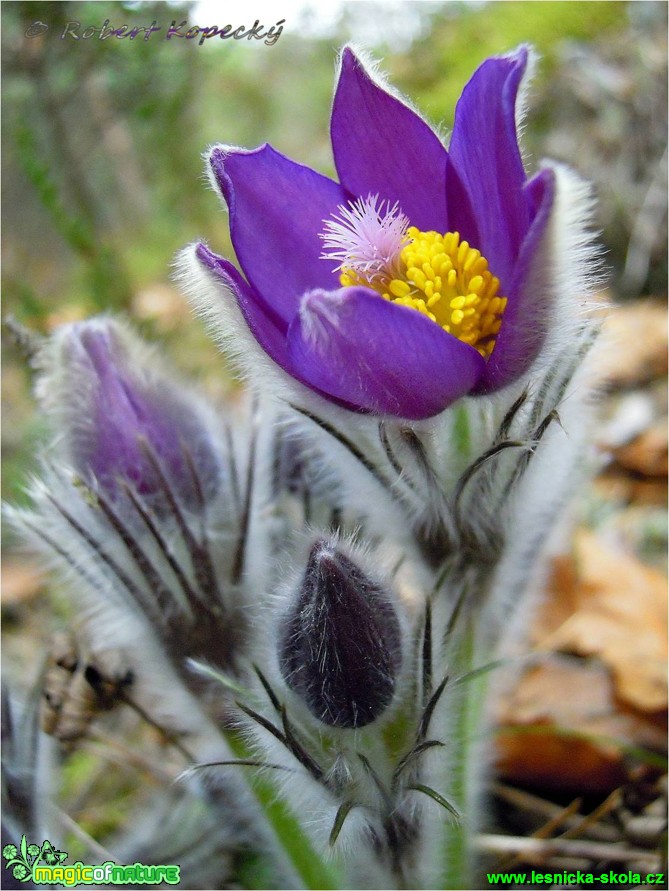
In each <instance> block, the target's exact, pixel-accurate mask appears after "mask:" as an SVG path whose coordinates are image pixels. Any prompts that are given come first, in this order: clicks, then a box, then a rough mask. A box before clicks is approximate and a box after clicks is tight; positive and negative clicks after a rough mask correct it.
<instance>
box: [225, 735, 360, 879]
mask: <svg viewBox="0 0 669 891" xmlns="http://www.w3.org/2000/svg"><path fill="white" fill-rule="evenodd" d="M226 738H227V742H228V745H229V746H230V749H231V750H232V752H233V754H234V755H235V757H237V758H240V759H244V758H248V757H249V750H248V748H247V746H246V744H245V743H244V741H243V740H242V739H240V738H239V736H237V735H236V734H234V733H227V734H226ZM249 786H250V789H251V791H252V793H253V795H254V796H255V798H256V800H257V802H258V804H259V805H260V808H261V810H262V811H263V813H264V815H265V817H266V818H267V822H268V823H269V825H270V826H271V827H272V830H273V831H274V835H275V837H276V840H277V842H278V843H279V845H280V846H281V848H283V850H284V852H285V854H286V857H287V858H288V860H289V861H290V863H291V864H292V866H293V868H294V870H295V872H296V873H297V875H298V876H299V878H300V879H301V881H302V883H303V885H304V887H305V888H307V889H316V888H319V889H337V888H342V887H343V880H342V877H341V876H340V874H339V871H338V870H337V869H336V868H335V867H333V866H332V865H331V864H329V863H326V862H325V860H324V859H323V858H322V857H321V856H319V854H318V853H317V852H316V850H315V849H314V847H313V844H312V842H311V839H310V838H309V837H308V836H307V835H306V834H305V832H304V831H303V829H302V827H301V826H300V823H299V820H298V819H297V817H296V816H295V814H294V813H293V811H292V810H291V808H290V807H289V806H288V804H287V803H286V802H285V801H284V800H282V799H281V798H280V797H279V795H278V793H277V790H276V788H275V787H274V785H273V784H272V783H271V781H269V780H267V779H266V778H265V777H257V776H256V777H254V779H253V782H252V783H250V784H249Z"/></svg>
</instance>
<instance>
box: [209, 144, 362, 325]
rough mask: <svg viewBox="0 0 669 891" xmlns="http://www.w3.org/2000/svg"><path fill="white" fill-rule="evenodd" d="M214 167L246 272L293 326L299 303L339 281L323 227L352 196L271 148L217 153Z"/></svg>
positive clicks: (238, 252)
mask: <svg viewBox="0 0 669 891" xmlns="http://www.w3.org/2000/svg"><path fill="white" fill-rule="evenodd" d="M210 162H211V166H212V169H213V171H214V175H215V177H216V180H217V182H218V185H219V186H220V188H221V191H222V192H223V196H224V198H225V200H226V202H227V204H228V207H229V209H230V234H231V237H232V243H233V245H234V248H235V251H236V253H237V257H238V259H239V263H240V265H241V267H242V269H243V270H244V273H245V275H246V277H247V279H248V280H249V282H250V283H251V285H252V286H253V287H254V288H255V290H256V291H257V292H258V294H260V295H261V296H262V297H263V299H264V300H265V301H266V303H267V304H271V305H272V307H273V308H274V311H275V312H276V313H277V314H278V315H279V316H280V317H281V318H282V319H283V320H284V322H286V323H288V322H289V321H290V320H291V319H292V317H293V316H294V315H295V313H296V312H297V307H298V302H299V298H300V297H301V296H302V294H304V293H305V292H306V291H308V290H310V289H311V288H318V287H322V288H331V287H333V286H334V285H335V284H336V282H337V279H336V276H335V275H334V269H335V266H336V265H337V264H336V263H335V262H333V261H328V260H321V259H319V258H320V254H321V251H322V242H321V240H320V238H319V237H318V235H319V233H320V232H322V231H323V224H324V221H325V220H326V219H328V218H329V217H330V216H331V215H332V214H333V213H335V212H336V210H337V207H338V206H339V205H340V204H344V203H346V200H347V195H346V194H345V193H344V191H343V189H342V188H341V186H339V185H338V184H337V183H335V182H334V181H333V180H331V179H328V178H327V177H326V176H322V175H321V174H320V173H316V172H315V171H313V170H311V169H310V168H309V167H304V166H303V165H301V164H296V163H295V162H294V161H291V160H290V159H289V158H286V157H285V156H284V155H282V154H280V153H279V152H277V151H275V150H274V149H273V148H272V147H271V146H269V145H264V146H261V147H260V148H258V149H254V150H253V151H243V150H241V149H223V148H220V147H219V148H215V149H214V150H213V151H212V153H211V156H210Z"/></svg>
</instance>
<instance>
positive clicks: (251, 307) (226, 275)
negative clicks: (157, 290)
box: [195, 244, 356, 410]
mask: <svg viewBox="0 0 669 891" xmlns="http://www.w3.org/2000/svg"><path fill="white" fill-rule="evenodd" d="M195 255H196V257H197V258H198V260H199V261H200V262H201V263H202V264H203V265H204V266H206V268H207V269H208V270H209V271H210V272H211V273H213V274H214V275H215V276H216V278H217V279H219V281H220V282H221V284H223V285H224V287H225V288H226V289H227V290H228V291H230V292H231V293H232V295H233V296H234V298H235V299H236V301H237V305H238V306H239V308H240V310H241V312H242V315H243V316H244V319H245V321H246V324H247V325H248V326H249V329H250V331H251V333H252V334H253V336H254V337H255V339H256V340H257V341H258V343H259V344H260V346H261V347H262V348H263V350H264V351H265V352H266V353H267V355H268V356H269V357H270V358H271V359H273V360H274V362H276V364H277V365H278V366H279V367H280V368H282V369H283V370H284V371H285V372H286V373H287V374H289V375H290V376H291V377H293V378H295V380H297V381H299V382H300V383H301V384H304V386H306V387H308V388H309V389H310V390H315V391H316V392H317V393H319V395H321V396H324V397H325V398H326V399H329V400H330V401H333V402H336V403H337V405H342V406H343V407H344V408H349V409H353V410H355V409H356V406H354V405H351V404H350V403H349V402H347V401H346V400H345V399H336V398H334V397H330V396H329V395H328V394H327V393H323V392H322V391H321V390H319V388H318V387H316V386H314V385H313V384H312V383H310V381H308V380H307V379H306V378H305V377H304V375H302V374H301V372H300V370H299V369H295V368H294V366H293V361H292V358H291V356H290V355H289V354H288V346H287V343H286V325H285V323H284V322H283V320H281V319H279V318H278V317H276V316H275V315H274V314H273V313H272V312H270V311H269V310H268V309H267V307H266V306H265V304H264V301H262V300H261V299H260V298H259V296H258V295H257V294H256V293H255V291H254V290H253V288H251V287H250V286H249V284H248V282H246V281H245V280H244V278H243V277H242V276H241V275H240V274H239V272H238V270H237V269H236V268H235V267H234V266H233V265H232V263H230V261H229V260H226V259H225V258H224V257H219V256H218V254H215V253H214V252H213V251H210V250H209V248H208V247H207V246H206V245H204V244H199V245H198V246H197V248H196V251H195Z"/></svg>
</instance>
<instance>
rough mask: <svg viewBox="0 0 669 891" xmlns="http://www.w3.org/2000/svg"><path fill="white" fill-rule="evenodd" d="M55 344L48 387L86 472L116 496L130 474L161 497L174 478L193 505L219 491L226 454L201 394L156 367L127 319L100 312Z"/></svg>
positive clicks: (64, 442) (70, 454)
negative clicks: (221, 456)
mask: <svg viewBox="0 0 669 891" xmlns="http://www.w3.org/2000/svg"><path fill="white" fill-rule="evenodd" d="M53 350H54V351H53V353H52V355H51V356H49V357H47V373H46V374H45V376H44V377H43V379H42V381H41V382H40V390H41V395H42V398H43V401H44V402H45V404H46V406H47V408H48V409H51V410H52V411H53V413H54V414H55V415H56V417H57V418H58V420H59V421H60V424H59V426H60V447H61V448H63V449H64V451H65V457H66V459H67V460H68V462H70V463H71V464H72V466H73V467H74V469H75V470H76V471H77V472H78V473H79V474H80V475H81V477H82V479H84V480H85V481H86V482H88V483H91V484H92V483H94V482H95V483H96V484H97V485H98V486H100V487H101V488H102V489H103V490H105V491H106V492H107V493H108V494H109V495H111V496H112V497H115V496H117V494H118V490H119V482H120V481H123V482H124V483H125V484H127V485H129V486H131V487H133V488H134V489H135V490H136V492H137V493H138V494H139V495H141V496H143V497H145V498H146V497H148V498H149V499H153V500H154V501H155V500H156V499H157V501H158V502H160V501H161V500H163V499H164V497H165V494H166V486H169V487H170V488H171V489H172V491H173V492H174V493H175V494H176V495H177V496H178V497H179V499H180V500H181V501H182V503H183V504H184V505H186V506H187V507H190V508H193V507H195V506H196V505H197V503H198V498H200V497H202V496H204V497H205V498H211V497H213V496H214V495H215V493H216V491H217V490H218V487H219V475H220V467H219V461H218V459H217V457H216V452H215V448H214V444H213V441H212V438H211V435H210V431H209V430H208V429H207V426H206V422H205V420H204V418H203V416H202V414H201V412H200V411H199V408H198V404H197V401H196V400H195V399H194V398H193V397H192V395H189V394H186V393H185V392H184V391H183V390H182V389H181V388H180V387H179V386H178V385H177V384H175V383H174V382H173V381H172V380H171V379H170V378H169V377H168V376H167V375H165V374H164V373H162V372H161V371H160V368H159V367H155V360H154V359H153V357H151V356H150V355H149V354H148V351H146V350H145V348H144V345H143V344H142V343H141V341H139V340H138V339H137V338H136V337H135V336H134V335H133V334H132V333H131V332H130V331H128V330H127V329H126V328H125V326H124V325H122V324H120V323H118V322H116V321H113V320H111V319H94V320H92V321H88V322H82V323H79V324H75V325H71V326H68V327H67V328H64V329H63V330H62V331H60V332H59V333H58V334H57V335H56V338H55V342H54V344H53ZM49 365H50V366H51V367H49ZM198 488H199V490H200V492H198Z"/></svg>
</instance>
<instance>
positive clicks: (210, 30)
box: [25, 19, 286, 46]
mask: <svg viewBox="0 0 669 891" xmlns="http://www.w3.org/2000/svg"><path fill="white" fill-rule="evenodd" d="M285 22H286V20H285V19H279V21H278V22H276V23H275V24H274V25H271V26H270V27H269V28H268V27H266V26H265V25H264V24H263V23H262V22H261V21H260V19H256V20H255V22H254V23H253V24H252V25H251V26H250V27H247V26H246V25H238V26H235V25H222V26H220V27H219V26H218V25H209V26H207V27H205V28H203V27H201V26H200V25H189V23H188V20H187V19H184V20H183V21H182V22H179V21H177V20H176V19H174V20H173V21H172V23H171V24H170V25H169V27H163V26H162V25H159V24H158V22H157V21H155V20H154V21H153V22H151V24H150V25H146V26H144V27H137V26H135V27H132V28H131V27H129V26H128V25H120V26H119V27H114V26H113V25H112V24H111V22H110V20H109V19H105V20H104V22H103V23H102V24H101V25H88V26H82V24H81V22H67V23H66V25H65V27H64V29H63V31H62V33H61V34H60V39H61V40H91V39H97V40H108V39H109V38H110V37H115V38H116V39H117V40H125V39H128V40H136V39H137V38H141V39H142V40H144V41H145V42H146V41H148V40H150V39H151V38H152V37H153V35H154V34H157V33H158V32H159V31H161V32H163V33H162V34H161V35H160V37H159V38H157V39H163V38H164V39H165V40H177V41H178V40H194V41H196V43H197V45H198V46H202V45H203V44H204V43H205V42H206V41H209V40H212V39H214V38H218V39H219V40H244V39H246V40H262V41H263V43H264V44H265V45H266V46H274V44H275V43H276V42H277V40H278V39H279V37H281V33H282V31H283V26H284V24H285ZM48 30H49V26H48V25H46V24H45V23H44V22H33V24H32V25H31V26H30V27H29V28H28V29H27V31H26V32H25V36H26V37H37V36H39V35H40V34H44V33H45V32H46V31H48Z"/></svg>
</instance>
